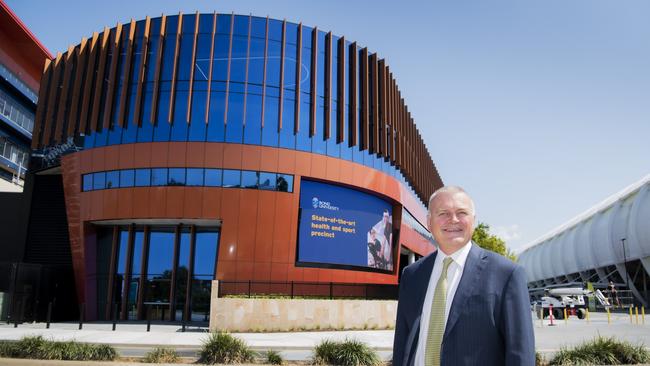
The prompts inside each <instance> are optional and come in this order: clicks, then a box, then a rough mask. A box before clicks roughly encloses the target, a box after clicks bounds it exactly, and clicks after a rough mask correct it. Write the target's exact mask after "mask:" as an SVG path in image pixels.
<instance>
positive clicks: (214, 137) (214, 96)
mask: <svg viewBox="0 0 650 366" xmlns="http://www.w3.org/2000/svg"><path fill="white" fill-rule="evenodd" d="M215 84H216V83H215ZM220 84H223V83H220ZM215 86H222V85H213V88H214V87H215ZM223 87H224V90H225V86H223ZM210 94H211V96H210V115H209V118H210V121H209V123H208V131H207V141H213V142H222V141H223V140H224V133H225V125H224V113H225V111H226V107H225V104H226V93H224V92H223V91H215V90H214V89H213V91H212V92H211V93H210Z"/></svg>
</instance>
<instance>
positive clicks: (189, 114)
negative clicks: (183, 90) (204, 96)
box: [185, 11, 200, 123]
mask: <svg viewBox="0 0 650 366" xmlns="http://www.w3.org/2000/svg"><path fill="white" fill-rule="evenodd" d="M199 18H200V17H199V12H198V11H197V12H196V19H195V20H194V41H193V42H192V63H191V64H190V85H189V88H188V91H187V115H186V116H185V117H186V120H187V123H190V118H191V117H192V93H193V91H194V65H195V64H196V41H197V39H198V37H199Z"/></svg>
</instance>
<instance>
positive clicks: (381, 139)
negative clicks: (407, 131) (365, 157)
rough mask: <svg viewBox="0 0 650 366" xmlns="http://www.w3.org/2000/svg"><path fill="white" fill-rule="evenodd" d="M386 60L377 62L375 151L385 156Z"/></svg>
mask: <svg viewBox="0 0 650 366" xmlns="http://www.w3.org/2000/svg"><path fill="white" fill-rule="evenodd" d="M385 81H386V61H385V60H383V59H381V60H379V61H378V62H377V82H376V83H377V112H378V113H377V132H378V134H377V138H378V139H377V142H378V143H377V152H378V153H379V154H380V155H381V156H383V157H386V156H387V154H386V83H385Z"/></svg>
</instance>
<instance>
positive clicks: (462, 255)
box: [436, 240, 472, 269]
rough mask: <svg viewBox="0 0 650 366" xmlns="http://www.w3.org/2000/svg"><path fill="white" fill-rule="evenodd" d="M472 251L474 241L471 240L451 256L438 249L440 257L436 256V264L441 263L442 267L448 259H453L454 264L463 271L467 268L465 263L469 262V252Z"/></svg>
mask: <svg viewBox="0 0 650 366" xmlns="http://www.w3.org/2000/svg"><path fill="white" fill-rule="evenodd" d="M470 249H472V241H471V240H470V241H469V242H467V244H465V245H463V247H462V248H460V249H458V250H457V251H455V252H454V253H452V254H451V255H447V254H445V253H444V252H443V251H442V250H439V249H438V255H437V256H436V262H437V263H440V265H442V261H443V260H444V259H445V258H447V257H451V259H452V260H453V262H454V263H456V264H457V265H458V266H459V267H460V268H461V269H462V268H464V267H465V261H467V256H468V255H469V251H470Z"/></svg>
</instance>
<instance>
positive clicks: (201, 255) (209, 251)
mask: <svg viewBox="0 0 650 366" xmlns="http://www.w3.org/2000/svg"><path fill="white" fill-rule="evenodd" d="M218 238H219V236H218V233H216V232H198V233H196V239H195V243H196V246H195V252H194V253H195V254H194V274H195V275H197V276H214V265H215V263H216V260H217V241H218Z"/></svg>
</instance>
